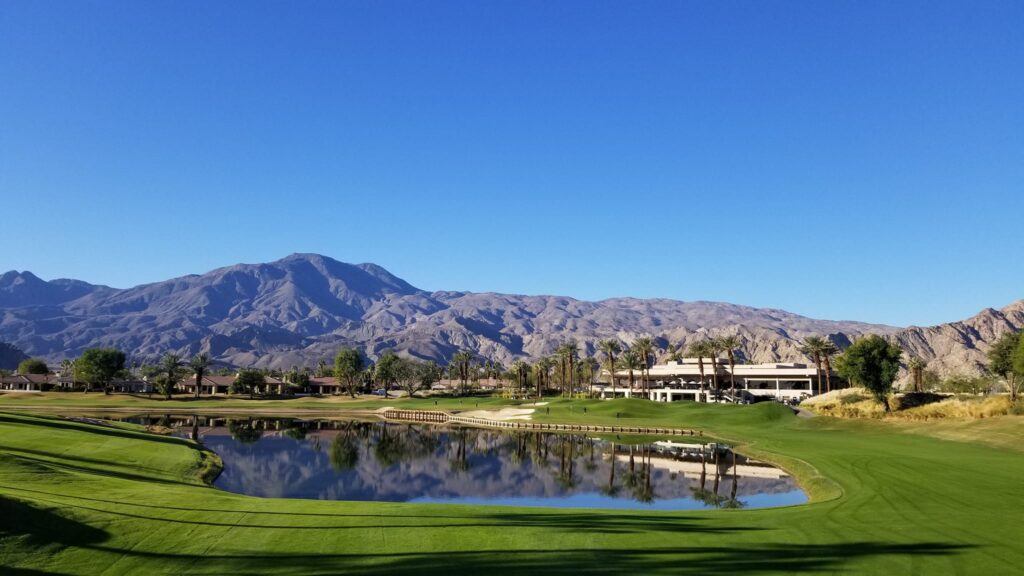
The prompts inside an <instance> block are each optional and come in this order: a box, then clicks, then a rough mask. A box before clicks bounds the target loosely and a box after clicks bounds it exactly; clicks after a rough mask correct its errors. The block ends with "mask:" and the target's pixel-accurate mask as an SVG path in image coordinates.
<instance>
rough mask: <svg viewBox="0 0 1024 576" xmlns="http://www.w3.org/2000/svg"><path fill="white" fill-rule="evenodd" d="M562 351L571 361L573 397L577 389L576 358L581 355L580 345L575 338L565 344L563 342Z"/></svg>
mask: <svg viewBox="0 0 1024 576" xmlns="http://www.w3.org/2000/svg"><path fill="white" fill-rule="evenodd" d="M562 352H563V353H564V354H565V358H566V360H567V361H568V362H569V397H570V398H571V397H572V395H573V393H574V392H575V391H576V390H575V389H576V379H575V374H576V359H577V358H578V357H579V353H580V347H579V346H578V345H577V344H576V341H575V340H572V339H570V340H567V341H566V342H565V344H562Z"/></svg>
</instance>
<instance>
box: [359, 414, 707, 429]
mask: <svg viewBox="0 0 1024 576" xmlns="http://www.w3.org/2000/svg"><path fill="white" fill-rule="evenodd" d="M378 414H379V415H380V416H381V417H382V418H384V419H386V420H398V421H404V422H429V423H435V424H462V425H464V426H475V427H478V428H503V429H508V430H524V431H526V430H537V431H547V432H589V433H614V434H642V435H645V436H703V435H704V433H703V432H701V431H700V430H687V429H681V428H650V427H646V426H592V425H587V424H549V423H546V422H531V421H527V420H492V419H490V418H478V417H474V416H460V415H458V414H451V413H449V412H442V411H437V410H399V409H388V410H385V411H382V412H378Z"/></svg>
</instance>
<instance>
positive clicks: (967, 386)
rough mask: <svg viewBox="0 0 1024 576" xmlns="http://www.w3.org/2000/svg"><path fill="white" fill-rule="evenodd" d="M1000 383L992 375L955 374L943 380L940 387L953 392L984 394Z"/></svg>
mask: <svg viewBox="0 0 1024 576" xmlns="http://www.w3.org/2000/svg"><path fill="white" fill-rule="evenodd" d="M997 384H998V383H997V382H996V380H995V379H994V378H992V377H991V376H965V375H963V374H954V375H953V376H950V377H949V378H946V379H945V380H943V381H942V384H941V385H940V386H939V389H940V390H942V391H943V392H950V393H953V394H984V393H986V392H988V391H989V390H991V389H993V388H995V387H996V385H997Z"/></svg>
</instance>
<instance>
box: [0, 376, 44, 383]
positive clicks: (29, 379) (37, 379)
mask: <svg viewBox="0 0 1024 576" xmlns="http://www.w3.org/2000/svg"><path fill="white" fill-rule="evenodd" d="M0 381H2V382H3V383H4V384H51V383H55V382H57V376H55V375H53V374H12V375H10V376H4V377H3V379H2V380H0Z"/></svg>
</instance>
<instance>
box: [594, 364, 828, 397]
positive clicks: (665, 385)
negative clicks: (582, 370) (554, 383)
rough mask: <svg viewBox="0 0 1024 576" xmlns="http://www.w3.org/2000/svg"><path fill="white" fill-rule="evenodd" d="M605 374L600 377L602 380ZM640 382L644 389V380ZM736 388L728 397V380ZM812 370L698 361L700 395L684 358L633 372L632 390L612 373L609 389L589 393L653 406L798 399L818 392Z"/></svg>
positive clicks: (623, 373)
mask: <svg viewBox="0 0 1024 576" xmlns="http://www.w3.org/2000/svg"><path fill="white" fill-rule="evenodd" d="M607 375H608V373H607V371H605V377H606V378H607ZM715 375H717V377H718V389H719V390H720V395H719V398H718V399H716V398H714V388H713V384H712V383H713V381H714V378H715ZM645 379H646V384H647V385H646V386H645V385H644V384H645V381H644V380H645ZM732 380H735V383H736V397H735V398H732V397H730V395H729V389H730V386H731V381H732ZM818 384H819V383H818V375H817V370H815V368H814V367H813V366H807V365H806V364H795V363H782V362H775V363H770V364H737V365H736V368H735V372H733V373H730V372H729V363H728V362H727V361H726V362H723V361H722V360H721V359H718V360H717V370H716V369H715V368H714V367H713V365H712V363H711V359H709V358H706V359H704V386H703V388H704V392H703V393H702V392H701V370H700V362H698V360H697V359H696V358H684V359H683V360H682V361H680V362H674V361H670V362H666V363H665V364H656V365H654V366H652V367H651V369H650V374H649V375H647V376H643V375H641V374H640V371H639V370H633V386H632V387H630V385H629V371H628V370H616V371H615V378H614V380H613V382H611V383H610V384H594V385H593V388H592V392H593V393H594V394H596V395H598V396H599V397H601V398H615V397H626V398H630V397H641V398H642V397H647V398H648V399H650V400H653V401H655V402H675V401H678V400H696V401H703V402H708V401H711V402H714V401H716V400H723V401H752V400H757V399H759V398H765V397H770V398H777V399H779V400H800V399H802V398H806V397H808V396H812V395H814V394H815V390H816V389H818Z"/></svg>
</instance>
